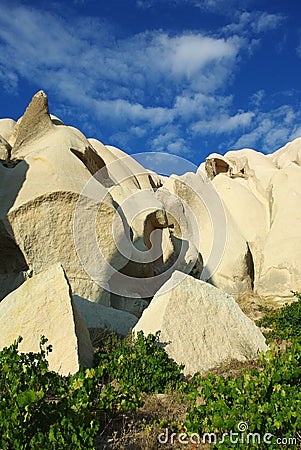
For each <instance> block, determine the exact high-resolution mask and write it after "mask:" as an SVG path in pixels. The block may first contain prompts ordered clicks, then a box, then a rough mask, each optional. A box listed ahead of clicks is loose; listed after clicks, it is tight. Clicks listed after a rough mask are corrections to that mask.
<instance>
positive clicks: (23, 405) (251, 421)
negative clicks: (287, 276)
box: [0, 293, 301, 450]
mask: <svg viewBox="0 0 301 450" xmlns="http://www.w3.org/2000/svg"><path fill="white" fill-rule="evenodd" d="M295 295H296V297H297V298H298V301H296V302H295V303H293V304H292V305H290V306H286V307H284V308H282V309H280V310H278V311H276V312H275V311H270V310H266V317H265V318H264V319H262V320H261V322H260V324H261V325H262V326H264V327H269V328H270V329H271V331H269V332H268V336H269V337H272V338H273V339H275V338H276V339H282V340H285V341H289V342H286V345H285V346H283V345H279V344H278V345H276V344H273V345H271V349H270V350H269V351H268V352H267V353H266V354H265V355H260V357H259V359H258V361H257V362H256V364H252V365H250V366H251V367H250V368H243V369H242V370H240V371H239V373H237V374H236V375H235V376H233V375H231V376H229V375H223V376H221V375H218V374H215V375H213V374H210V375H208V376H207V377H202V376H200V375H199V374H196V375H195V376H194V377H193V378H192V379H191V380H184V379H183V378H182V376H181V370H182V369H183V367H179V366H177V365H176V364H175V363H174V362H172V361H170V360H169V358H168V356H167V354H166V352H165V350H164V349H163V348H162V347H161V346H159V345H158V339H159V335H158V334H156V335H155V336H153V335H149V336H147V337H145V336H143V335H142V333H139V334H138V336H137V339H133V338H127V339H125V340H121V339H119V338H117V337H116V336H113V335H108V336H107V338H106V339H104V340H103V341H102V342H101V348H100V349H99V351H98V352H97V353H96V355H95V368H93V369H81V370H80V371H79V372H78V373H77V374H76V375H74V376H67V377H63V376H60V375H58V374H56V373H54V372H51V371H49V369H48V363H47V361H46V356H47V353H48V352H49V351H51V347H50V346H47V342H46V340H45V339H42V340H41V345H40V352H39V353H29V354H22V353H21V354H19V353H18V345H19V343H20V341H21V339H18V340H17V341H16V342H15V343H14V344H13V345H12V346H10V347H9V348H5V349H3V350H2V351H1V352H0V448H1V450H19V449H20V450H23V449H24V450H25V449H43V450H44V449H45V450H48V449H53V450H57V449H66V450H67V449H71V448H72V449H94V448H124V447H122V446H120V447H112V446H111V447H110V446H107V447H104V446H103V444H101V446H100V447H99V446H98V447H97V438H98V437H99V435H100V434H102V433H103V432H104V429H105V427H106V428H108V424H111V425H110V426H111V431H110V432H111V435H112V434H113V433H114V420H115V423H116V420H117V418H118V417H120V415H122V417H123V420H126V419H124V418H126V417H132V418H133V417H135V413H136V412H137V411H138V410H139V408H140V410H141V407H142V406H143V400H144V399H145V396H146V395H148V396H149V397H150V396H152V395H154V394H157V393H160V394H163V393H165V395H166V396H168V395H169V394H168V393H169V392H173V401H174V398H175V397H174V395H175V394H178V395H179V400H178V401H179V402H180V399H181V401H182V402H184V403H185V408H186V419H185V420H183V419H179V420H178V421H177V420H176V421H175V420H174V419H173V420H168V419H166V418H164V420H158V419H156V420H155V421H154V420H151V419H149V422H148V423H147V424H145V423H144V425H143V427H144V428H143V427H141V428H140V434H141V433H143V429H146V428H147V429H148V432H149V433H152V432H153V433H154V434H156V436H155V438H157V432H158V430H159V432H160V430H161V432H162V431H164V433H165V430H166V429H167V430H168V433H170V434H171V433H175V436H178V435H180V433H185V434H184V435H182V438H181V439H186V438H187V439H188V440H189V439H190V438H192V437H193V441H191V442H196V441H195V439H196V435H194V434H193V433H197V434H198V435H199V436H200V441H201V442H202V439H203V438H204V436H205V433H212V435H211V438H210V439H211V443H213V442H215V441H216V446H215V448H225V449H229V448H238V449H240V448H241V449H245V448H250V449H251V448H254V449H260V450H262V449H272V448H275V446H278V447H279V448H284V447H285V446H286V445H285V444H286V443H289V445H287V448H299V447H298V445H299V444H300V443H299V444H298V443H295V442H292V441H289V439H291V438H295V439H297V438H298V436H299V435H298V433H300V431H301V416H300V410H301V389H300V387H301V334H300V326H301V325H300V318H301V297H300V294H298V293H295ZM183 399H184V400H183ZM113 419H114V420H113ZM146 425H147V426H146ZM231 432H233V433H239V434H238V435H235V437H236V439H238V441H235V439H234V438H233V437H231V436H230V433H231ZM248 433H258V436H259V435H260V439H261V441H260V443H259V442H258V436H257V435H254V434H252V435H251V437H250V434H249V437H248ZM170 434H169V435H170ZM109 435H110V433H109V434H108V436H109ZM165 435H166V433H165V434H164V436H165ZM183 436H184V437H183ZM185 436H186V438H185ZM209 436H210V435H209V434H208V435H207V438H209ZM237 436H238V437H237ZM264 436H266V441H264V442H263V439H264ZM174 439H176V438H174ZM233 439H234V442H233ZM248 439H249V442H248V441H247V440H248ZM277 439H281V440H282V444H283V445H282V444H280V443H279V442H280V441H279V442H278V443H277ZM285 439H286V441H285ZM214 440H215V441H214ZM155 442H156V443H155V444H154V446H153V447H151V446H148V447H147V446H146V444H145V443H144V444H141V447H132V448H149V449H151V448H154V449H155V448H161V447H160V445H159V443H158V441H156V439H155ZM169 442H170V441H169ZM175 442H177V441H175ZM189 442H190V441H189ZM205 442H208V439H207V440H206V438H205ZM296 442H297V441H296ZM277 444H279V445H277ZM162 448H168V447H167V446H166V445H165V447H164V445H163V444H162ZM169 448H170V447H169ZM175 448H180V447H179V443H178V447H175ZM186 448H190V447H189V446H186ZM200 448H201V447H200ZM207 448H208V447H207Z"/></svg>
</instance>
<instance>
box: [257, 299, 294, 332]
mask: <svg viewBox="0 0 301 450" xmlns="http://www.w3.org/2000/svg"><path fill="white" fill-rule="evenodd" d="M292 293H293V294H294V296H295V297H296V298H297V299H298V300H297V301H296V302H294V303H292V304H290V305H288V304H286V305H285V306H284V307H283V308H281V309H278V310H272V309H268V308H264V311H265V313H266V315H265V317H263V318H262V319H260V320H259V321H258V322H257V325H258V326H261V327H266V328H271V330H270V331H268V332H266V333H265V335H266V336H267V337H268V338H274V339H280V340H292V339H298V340H301V294H299V293H298V292H293V291H292Z"/></svg>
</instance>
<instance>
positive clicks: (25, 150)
mask: <svg viewBox="0 0 301 450" xmlns="http://www.w3.org/2000/svg"><path fill="white" fill-rule="evenodd" d="M0 162H1V164H0V198H1V202H0V249H1V252H0V299H1V300H2V301H1V303H0V329H1V333H0V348H1V347H3V346H6V345H9V344H11V343H12V342H13V340H14V339H15V338H16V337H17V336H18V335H22V336H23V337H24V341H23V342H22V345H23V350H24V351H29V350H37V349H38V347H39V337H40V336H41V335H42V334H44V335H45V336H46V337H47V338H48V339H49V341H50V343H52V344H53V353H52V355H51V361H50V364H51V367H52V368H53V369H54V370H56V371H59V372H61V373H69V372H72V373H74V372H76V371H77V369H78V367H79V364H85V365H87V366H89V365H92V364H93V355H92V352H93V348H92V345H91V342H90V337H89V333H88V331H89V332H90V336H96V335H97V331H98V330H103V329H104V328H109V329H110V330H112V331H115V332H116V333H118V334H120V335H122V336H125V335H127V334H128V333H129V332H130V330H131V329H133V328H134V331H138V330H143V331H144V332H145V333H148V332H152V333H154V332H156V331H158V330H161V333H162V334H161V335H162V341H164V342H169V345H167V348H166V350H167V351H168V353H169V355H170V356H171V357H172V358H173V359H175V360H176V361H177V362H178V363H179V364H181V363H184V364H185V366H186V369H185V370H186V373H187V374H188V373H194V372H195V371H197V370H200V371H202V370H203V371H206V370H208V369H211V368H214V367H216V366H217V365H219V364H221V363H222V362H224V361H228V360H231V359H237V360H246V359H252V358H255V357H256V355H257V354H258V352H259V351H262V350H265V349H266V348H267V347H266V345H265V340H264V337H263V336H262V334H261V332H260V331H259V329H258V328H257V327H256V326H255V324H254V323H253V322H252V320H250V318H248V317H247V316H246V315H245V314H244V313H243V312H242V310H241V309H240V307H239V305H241V306H242V307H243V305H245V304H248V305H250V304H255V305H257V304H259V303H261V304H262V303H263V304H264V303H269V304H271V303H274V304H275V306H279V305H282V304H284V303H285V302H287V301H292V299H293V296H292V294H291V290H294V291H298V290H301V281H300V280H301V277H300V272H301V266H300V263H299V261H298V256H299V254H300V250H301V234H300V227H299V225H300V222H301V184H299V182H300V179H301V172H300V170H301V167H300V166H301V139H297V140H296V141H294V142H292V143H289V144H287V145H286V146H285V147H284V148H282V149H280V150H278V151H277V152H275V153H273V154H270V155H263V154H262V153H259V152H256V151H254V150H250V149H244V150H240V151H231V152H228V153H226V154H225V156H221V155H218V154H212V155H210V156H209V157H208V158H207V159H206V161H205V162H204V163H203V164H201V166H200V167H199V169H198V171H197V172H196V173H186V174H184V175H182V176H176V175H172V176H170V177H163V176H160V175H159V174H156V173H154V172H151V171H149V170H147V169H145V168H144V167H143V166H142V165H141V164H139V163H138V162H136V161H135V160H134V159H133V158H132V157H130V156H129V155H127V154H126V153H124V152H123V151H121V150H119V149H117V148H115V147H111V146H105V145H103V144H102V143H101V142H99V141H97V140H96V139H87V138H86V137H85V136H84V135H83V134H82V133H81V132H80V131H79V130H77V129H75V128H73V127H71V126H66V125H65V124H64V123H63V122H62V121H61V120H60V119H58V118H56V117H54V116H52V115H51V114H50V113H49V110H48V101H47V96H46V95H45V93H44V92H43V91H40V92H38V93H37V94H36V95H35V96H34V97H33V99H32V101H31V103H30V104H29V106H28V107H27V109H26V111H25V113H24V115H23V116H22V117H21V118H20V119H19V120H18V121H17V122H15V121H13V120H12V119H1V120H0ZM246 310H247V308H246ZM251 317H252V316H251Z"/></svg>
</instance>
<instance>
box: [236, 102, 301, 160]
mask: <svg viewBox="0 0 301 450" xmlns="http://www.w3.org/2000/svg"><path fill="white" fill-rule="evenodd" d="M300 121H301V112H299V111H298V112H296V111H295V110H294V108H293V107H292V106H290V105H283V106H281V107H279V108H276V109H274V110H271V111H269V112H260V111H258V112H257V114H256V116H254V127H253V128H252V129H251V130H250V131H249V132H247V133H245V134H244V135H243V136H241V137H240V138H239V139H238V140H236V142H235V143H234V144H233V145H232V146H231V147H232V148H234V149H239V148H243V147H253V148H255V149H256V150H260V151H264V152H266V153H271V152H273V151H274V150H276V149H277V148H279V147H281V146H282V145H284V144H285V143H286V142H288V141H290V140H292V139H295V138H296V137H299V133H300V131H301V127H298V126H296V123H300Z"/></svg>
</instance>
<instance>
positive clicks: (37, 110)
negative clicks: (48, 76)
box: [12, 91, 54, 156]
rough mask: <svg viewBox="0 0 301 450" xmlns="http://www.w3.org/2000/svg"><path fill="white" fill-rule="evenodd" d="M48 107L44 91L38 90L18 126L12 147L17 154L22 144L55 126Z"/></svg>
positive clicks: (13, 153)
mask: <svg viewBox="0 0 301 450" xmlns="http://www.w3.org/2000/svg"><path fill="white" fill-rule="evenodd" d="M53 126H54V125H53V123H52V121H51V118H50V115H49V109H48V98H47V95H46V94H45V92H44V91H39V92H37V93H36V94H35V95H34V96H33V98H32V100H31V102H30V103H29V105H28V106H27V108H26V111H25V113H24V115H23V117H22V119H21V121H20V122H19V124H17V126H16V140H15V143H14V145H13V149H12V156H15V155H16V153H17V152H18V150H19V149H20V147H21V146H23V145H27V144H28V143H29V142H32V141H34V140H35V139H37V138H38V137H40V136H41V135H42V134H44V133H46V132H47V131H49V130H50V129H51V128H52V127H53Z"/></svg>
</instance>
